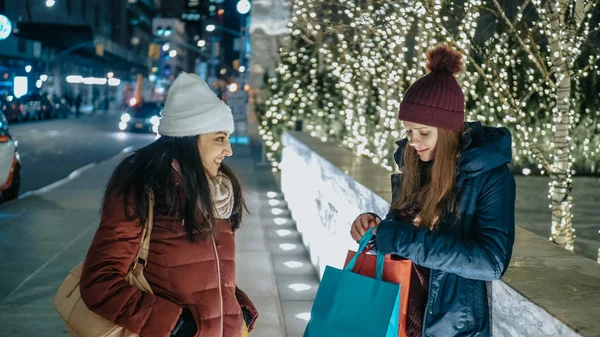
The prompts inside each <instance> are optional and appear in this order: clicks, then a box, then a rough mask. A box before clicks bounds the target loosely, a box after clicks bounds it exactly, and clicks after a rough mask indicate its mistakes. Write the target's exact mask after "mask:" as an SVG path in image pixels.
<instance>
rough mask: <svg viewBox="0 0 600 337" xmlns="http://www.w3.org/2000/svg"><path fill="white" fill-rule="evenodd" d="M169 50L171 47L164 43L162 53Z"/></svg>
mask: <svg viewBox="0 0 600 337" xmlns="http://www.w3.org/2000/svg"><path fill="white" fill-rule="evenodd" d="M170 48H171V45H170V44H168V43H165V44H164V45H163V47H162V50H163V51H169V49H170Z"/></svg>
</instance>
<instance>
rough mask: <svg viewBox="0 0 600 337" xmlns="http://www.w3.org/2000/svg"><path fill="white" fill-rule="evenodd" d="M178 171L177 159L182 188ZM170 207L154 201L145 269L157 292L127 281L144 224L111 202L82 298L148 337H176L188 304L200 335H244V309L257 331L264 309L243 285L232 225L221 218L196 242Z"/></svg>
mask: <svg viewBox="0 0 600 337" xmlns="http://www.w3.org/2000/svg"><path fill="white" fill-rule="evenodd" d="M179 171H180V168H179V165H178V164H177V163H176V162H174V163H173V177H174V179H175V181H176V182H178V186H183V185H182V184H181V175H180V174H179ZM178 188H179V187H178ZM180 191H181V190H180ZM180 200H183V194H181V198H180ZM180 204H182V203H180ZM169 209H170V207H169V205H167V204H166V202H165V200H160V199H157V200H156V201H155V205H154V223H153V229H152V235H151V241H150V252H149V255H148V264H147V266H146V267H145V268H144V276H145V277H146V279H147V280H148V282H149V284H150V286H151V287H152V291H153V292H154V294H149V293H144V292H142V291H140V290H138V289H137V288H135V287H133V286H131V285H130V284H129V283H127V281H125V278H124V276H125V274H126V273H127V271H128V269H129V266H130V265H131V263H132V261H133V260H134V258H135V256H136V254H137V252H138V250H139V247H140V241H141V234H142V226H140V225H139V221H138V220H134V221H128V220H127V219H126V217H125V212H124V208H123V197H122V196H121V197H115V198H111V199H108V200H106V201H105V204H104V208H103V209H102V216H101V219H100V227H99V228H98V230H97V232H96V235H95V236H94V239H93V241H92V244H91V247H90V249H89V252H88V254H87V257H86V260H85V263H84V266H83V274H82V276H81V297H82V299H83V301H84V302H85V304H86V305H87V307H88V308H90V310H92V311H94V312H96V313H97V314H99V315H100V316H102V317H104V318H106V319H108V320H110V321H112V322H115V323H116V324H118V325H120V326H123V327H125V328H126V329H128V330H129V331H131V332H134V333H136V334H138V335H140V336H142V337H149V336H156V337H168V336H170V332H171V331H172V330H173V328H174V327H175V324H176V323H177V320H178V319H179V315H180V314H181V311H182V308H183V307H187V308H189V309H190V311H191V312H192V315H193V316H194V319H195V320H196V325H197V326H198V333H197V334H196V337H234V336H235V337H237V336H240V335H241V329H242V321H243V316H242V311H241V307H245V308H246V309H248V310H249V311H250V312H251V316H252V318H253V322H252V324H251V325H250V327H249V328H250V329H252V326H253V325H254V321H255V320H256V317H257V316H258V312H257V311H256V308H255V307H254V305H253V304H252V302H251V301H250V299H249V298H248V297H247V296H246V294H244V293H243V292H242V291H241V290H239V289H238V288H237V287H236V266H235V235H234V232H233V231H232V229H231V223H230V222H229V220H217V223H216V230H215V234H214V235H213V236H209V237H206V238H200V237H198V238H197V239H196V241H195V242H190V241H189V240H188V239H187V236H186V232H185V229H184V227H183V217H182V214H183V208H182V207H178V209H177V211H176V212H171V213H170V214H169Z"/></svg>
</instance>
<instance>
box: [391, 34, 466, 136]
mask: <svg viewBox="0 0 600 337" xmlns="http://www.w3.org/2000/svg"><path fill="white" fill-rule="evenodd" d="M427 69H428V70H429V73H428V74H427V75H425V76H423V77H421V78H420V79H418V80H417V81H416V82H415V83H413V85H411V86H410V88H408V90H407V91H406V93H405V94H404V98H403V99H402V103H400V113H399V114H398V119H400V120H403V121H407V122H413V123H419V124H424V125H429V126H434V127H437V128H440V129H446V130H453V131H461V130H462V129H463V123H464V119H465V95H464V94H463V92H462V90H461V89H460V86H459V85H458V82H457V81H456V79H455V78H454V75H456V74H458V73H459V72H461V71H462V55H461V54H460V53H459V52H458V51H456V50H454V49H452V48H450V47H448V46H447V45H444V44H442V45H439V46H436V47H435V48H433V49H430V50H429V51H428V52H427Z"/></svg>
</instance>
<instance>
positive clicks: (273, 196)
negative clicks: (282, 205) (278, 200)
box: [267, 192, 277, 199]
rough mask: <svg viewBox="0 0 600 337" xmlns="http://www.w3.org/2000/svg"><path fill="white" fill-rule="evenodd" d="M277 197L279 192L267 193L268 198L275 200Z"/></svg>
mask: <svg viewBox="0 0 600 337" xmlns="http://www.w3.org/2000/svg"><path fill="white" fill-rule="evenodd" d="M276 196H277V192H267V197H269V198H271V199H273V198H275V197H276Z"/></svg>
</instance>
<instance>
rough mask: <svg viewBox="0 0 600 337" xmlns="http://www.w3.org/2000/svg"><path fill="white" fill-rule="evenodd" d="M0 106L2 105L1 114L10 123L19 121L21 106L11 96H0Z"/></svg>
mask: <svg viewBox="0 0 600 337" xmlns="http://www.w3.org/2000/svg"><path fill="white" fill-rule="evenodd" d="M0 104H2V113H3V114H4V116H5V117H6V119H8V121H9V122H10V123H12V122H17V121H19V120H21V118H22V114H21V111H22V110H23V105H22V104H21V102H20V101H19V100H18V99H16V98H15V97H14V96H12V95H7V96H0Z"/></svg>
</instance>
